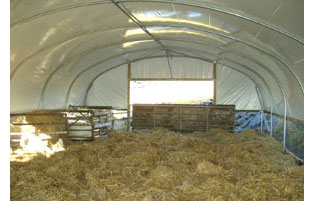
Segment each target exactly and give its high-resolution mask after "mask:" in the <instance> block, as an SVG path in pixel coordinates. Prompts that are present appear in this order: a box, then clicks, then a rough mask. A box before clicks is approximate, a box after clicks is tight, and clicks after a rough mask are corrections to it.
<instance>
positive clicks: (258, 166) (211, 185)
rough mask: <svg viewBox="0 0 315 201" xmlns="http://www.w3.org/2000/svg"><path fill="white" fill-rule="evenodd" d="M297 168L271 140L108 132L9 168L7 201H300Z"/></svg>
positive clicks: (248, 136) (301, 188)
mask: <svg viewBox="0 0 315 201" xmlns="http://www.w3.org/2000/svg"><path fill="white" fill-rule="evenodd" d="M303 168H304V167H303V166H296V164H295V161H294V159H293V158H292V157H291V156H290V155H287V154H284V153H283V152H282V146H281V145H280V144H279V143H278V142H276V141H275V140H274V139H272V138H271V137H264V136H262V135H259V134H256V133H254V132H252V131H249V132H246V133H243V134H237V135H236V134H230V133H227V132H225V131H223V130H214V131H211V132H209V133H201V132H196V133H192V134H179V133H175V132H171V131H167V130H165V129H162V130H161V129H155V130H152V131H151V133H150V134H148V132H142V131H135V132H133V133H127V134H119V133H115V132H112V133H111V134H110V135H109V138H108V139H107V140H104V141H99V142H93V143H79V144H75V145H71V146H70V147H69V148H68V149H67V150H66V151H64V152H58V153H56V154H55V155H53V156H52V157H51V158H49V159H47V158H45V157H37V158H35V159H33V160H32V161H30V162H28V163H25V164H21V163H11V200H21V201H26V200H44V201H46V200H84V201H86V200H95V201H96V200H99V201H101V200H124V201H128V200H137V201H138V200H143V201H153V200H180V201H192V200H198V201H203V200H213V201H214V200H216V201H222V200H225V201H237V200H242V201H247V200H272V201H273V200H277V201H281V200H283V201H287V200H294V201H298V200H303V199H304V197H303V193H304V192H303V191H304V184H303V182H304V173H303Z"/></svg>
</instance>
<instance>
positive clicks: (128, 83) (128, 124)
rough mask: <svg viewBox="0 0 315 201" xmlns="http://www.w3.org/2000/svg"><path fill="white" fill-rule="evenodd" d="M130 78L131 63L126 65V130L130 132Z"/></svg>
mask: <svg viewBox="0 0 315 201" xmlns="http://www.w3.org/2000/svg"><path fill="white" fill-rule="evenodd" d="M130 77H131V63H128V73H127V90H128V92H127V106H128V108H127V130H130Z"/></svg>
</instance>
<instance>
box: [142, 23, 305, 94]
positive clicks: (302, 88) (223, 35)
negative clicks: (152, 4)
mask: <svg viewBox="0 0 315 201" xmlns="http://www.w3.org/2000/svg"><path fill="white" fill-rule="evenodd" d="M144 26H146V27H147V26H150V27H159V25H149V24H146V25H144ZM162 27H170V28H178V29H191V30H194V31H200V32H206V33H210V34H215V35H219V36H222V37H225V38H229V39H232V40H235V41H237V42H240V43H242V44H244V45H247V46H249V47H251V48H254V49H256V50H258V51H260V52H263V53H264V54H266V55H269V56H270V57H272V58H274V59H275V60H277V61H278V62H280V63H281V64H283V65H284V66H285V67H286V68H287V69H288V70H289V71H290V73H291V74H292V75H293V77H295V79H296V80H297V82H298V84H299V85H300V89H301V91H302V93H303V94H304V87H303V85H302V82H301V80H300V78H299V76H298V75H297V74H296V72H295V70H294V69H293V68H292V67H291V65H290V64H289V63H287V62H286V61H285V60H284V59H282V58H281V57H279V56H278V55H277V54H276V53H275V52H273V51H269V50H268V49H265V48H263V47H259V46H256V45H255V44H253V43H249V42H246V41H243V40H242V39H239V38H236V37H234V36H229V35H227V34H224V33H220V32H217V31H212V30H204V29H197V28H191V27H185V28H183V27H180V26H174V25H167V26H162Z"/></svg>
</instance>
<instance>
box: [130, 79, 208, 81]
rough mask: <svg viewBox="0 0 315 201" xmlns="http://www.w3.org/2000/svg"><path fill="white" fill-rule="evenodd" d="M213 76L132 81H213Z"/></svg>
mask: <svg viewBox="0 0 315 201" xmlns="http://www.w3.org/2000/svg"><path fill="white" fill-rule="evenodd" d="M212 80H214V79H212V78H131V79H130V81H212Z"/></svg>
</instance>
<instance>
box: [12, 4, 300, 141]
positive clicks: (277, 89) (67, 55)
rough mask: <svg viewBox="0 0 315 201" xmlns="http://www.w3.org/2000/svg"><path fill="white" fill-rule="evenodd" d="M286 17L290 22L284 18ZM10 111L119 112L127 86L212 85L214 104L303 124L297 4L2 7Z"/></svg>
mask: <svg viewBox="0 0 315 201" xmlns="http://www.w3.org/2000/svg"><path fill="white" fill-rule="evenodd" d="M292 13H293V14H292ZM10 20H11V22H10V24H11V26H10V32H11V59H10V60H11V68H10V70H11V72H10V83H11V85H10V89H11V90H10V94H11V99H10V101H11V102H10V111H11V113H23V112H30V111H34V110H43V109H48V110H52V109H66V108H68V106H69V105H85V106H89V105H94V106H95V105H99V106H102V105H111V106H114V107H117V108H127V107H128V65H130V66H131V75H130V78H132V79H137V78H141V79H170V80H172V79H174V80H176V79H213V78H214V75H213V68H214V65H215V66H216V76H215V79H216V91H217V96H216V104H234V105H235V107H236V109H237V110H261V111H267V112H271V113H274V114H277V115H279V116H280V117H281V118H282V119H284V121H283V128H282V129H283V131H282V132H283V133H284V134H286V133H287V135H290V132H291V135H292V132H294V131H291V130H290V129H289V128H288V125H287V122H286V120H287V119H291V120H296V121H298V122H303V121H304V39H303V38H304V3H303V1H297V0H287V1H281V0H276V1H275V0H267V1H249V0H240V1H232V0H223V1H222V0H220V1H219V0H213V1H206V0H197V1H189V0H112V1H106V0H103V1H94V0H92V1H84V0H78V1H72V0H68V1H62V2H59V1H40V0H33V1H21V0H11V18H10Z"/></svg>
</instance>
